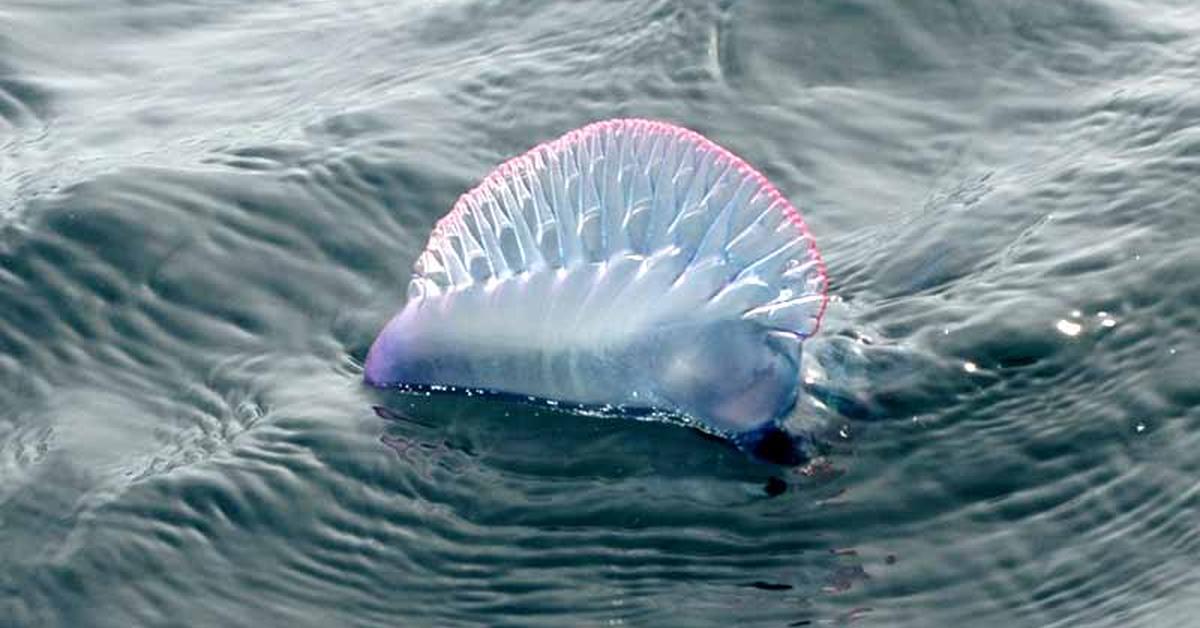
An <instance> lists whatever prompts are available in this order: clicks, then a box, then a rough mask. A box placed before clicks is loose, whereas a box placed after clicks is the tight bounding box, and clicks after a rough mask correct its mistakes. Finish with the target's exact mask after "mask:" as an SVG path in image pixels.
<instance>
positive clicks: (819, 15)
mask: <svg viewBox="0 0 1200 628" xmlns="http://www.w3.org/2000/svg"><path fill="white" fill-rule="evenodd" d="M1198 59H1200V6H1198V5H1197V4H1196V3H1195V2H1192V1H1191V0H1177V1H1174V2H1172V1H1166V0H1162V1H1154V2H1149V1H1146V2H1134V1H1132V0H1074V1H1064V2H1040V1H1034V0H1028V1H1017V0H1013V1H1006V2H992V1H990V0H986V1H985V0H970V1H968V0H963V1H955V2H920V1H909V2H866V1H847V0H836V1H835V0H805V1H800V0H775V1H771V2H767V1H752V0H743V1H733V0H722V1H707V0H695V1H690V0H689V1H685V2H680V1H670V2H669V1H661V0H640V1H633V0H614V1H611V2H602V1H599V0H588V1H586V2H572V3H561V2H553V1H549V0H546V1H533V0H528V1H525V0H503V1H501V0H489V1H484V0H475V1H470V0H438V1H425V0H406V1H383V0H346V1H343V2H317V1H315V0H283V1H278V2H268V1H256V2H233V1H230V0H205V1H201V0H163V1H159V2H145V1H139V0H106V1H103V2H92V1H85V0H41V1H35V0H6V1H5V2H4V3H3V4H0V626H21V627H25V626H113V627H117V626H121V627H124V626H289V627H293V628H294V627H300V626H404V627H423V626H437V627H443V626H447V627H452V626H482V625H487V626H730V625H739V626H747V627H749V626H781V627H782V626H808V625H813V626H819V625H844V624H852V625H856V626H918V627H927V626H972V627H977V626H1005V627H1010V626H1122V627H1124V626H1153V627H1160V626H1167V627H1172V626H1195V625H1197V622H1198V621H1200V620H1197V617H1198V616H1200V333H1198V329H1200V314H1198V309H1197V306H1198V305H1200V183H1198V180H1200V63H1198ZM618 116H637V117H650V118H658V119H663V120H668V121H671V122H674V123H677V124H681V125H684V126H688V127H690V128H693V129H695V130H697V131H700V132H701V133H704V134H705V135H707V136H709V137H710V138H712V139H713V140H714V141H716V142H718V143H720V144H722V145H724V146H726V147H728V148H730V149H731V150H733V151H734V152H736V153H738V154H740V155H741V156H743V157H744V158H746V159H747V160H748V161H749V162H750V163H752V164H754V165H756V166H757V167H758V168H759V169H761V170H762V171H763V172H764V173H765V174H767V176H768V177H770V178H771V179H772V180H773V181H774V182H775V183H776V184H777V185H778V186H779V187H780V188H781V189H782V190H783V191H784V192H785V194H786V195H787V196H789V198H790V199H791V200H792V201H793V202H795V203H796V204H797V205H798V206H799V207H800V208H801V211H802V212H803V213H804V215H805V217H806V220H807V221H808V223H809V225H810V227H811V228H812V231H813V232H814V234H815V236H816V238H817V240H818V242H819V244H820V246H821V248H822V251H823V253H824V256H825V258H826V261H827V262H828V266H829V272H830V276H831V281H832V285H831V293H832V295H833V301H832V302H831V305H830V309H829V313H828V316H827V319H826V322H825V325H824V329H823V331H822V332H821V334H820V335H819V336H818V337H816V338H814V339H812V340H811V341H810V342H809V343H808V346H807V347H808V348H807V353H806V367H807V369H808V377H809V379H810V380H811V381H810V382H809V383H808V386H809V388H810V391H811V392H812V393H813V394H814V399H817V400H818V401H819V403H814V404H813V406H812V416H808V417H804V422H805V424H806V425H807V426H809V427H810V428H811V429H812V430H813V432H814V434H818V435H819V436H820V439H821V440H822V442H823V443H824V450H825V456H824V457H823V459H821V460H820V461H819V462H818V463H817V464H814V465H812V466H809V467H805V468H797V469H782V468H777V467H771V466H768V465H763V464H759V463H756V462H754V461H752V460H749V459H748V458H747V457H746V456H744V455H742V454H741V453H739V452H737V451H736V450H733V449H732V448H730V447H729V446H727V445H725V444H724V443H721V442H718V441H714V440H711V439H708V438H703V437H701V436H700V435H698V434H696V433H695V432H693V431H692V430H689V429H686V428H682V427H679V426H677V425H670V424H663V423H655V422H646V421H632V420H619V419H611V418H600V417H588V416H578V415H574V414H570V413H566V412H558V411H555V410H553V409H548V408H539V407H533V406H528V405H522V404H516V403H507V402H501V401H497V400H494V399H482V398H478V397H470V398H467V397H455V396H437V397H431V398H424V397H405V396H402V395H398V394H396V393H387V392H381V391H376V390H372V389H369V388H366V387H364V385H363V384H362V383H361V365H362V360H363V358H364V357H365V353H366V350H367V348H368V346H369V345H370V342H371V340H372V339H373V338H374V335H375V333H376V332H377V331H378V330H379V328H380V327H381V326H382V325H383V324H384V322H385V321H386V320H387V319H388V317H389V316H390V315H391V314H392V313H393V312H394V311H395V310H396V309H398V308H399V307H400V305H401V304H402V303H403V300H404V289H405V284H406V283H407V277H408V272H409V268H410V265H411V264H412V262H413V261H414V259H415V257H416V255H417V253H418V252H419V251H420V249H421V247H422V245H423V243H424V240H425V238H426V236H427V235H428V232H429V230H430V228H431V227H432V225H433V223H434V221H435V220H436V219H437V218H438V217H439V216H440V215H441V214H442V213H444V212H445V211H446V210H447V209H448V208H449V207H450V206H451V204H452V203H453V201H454V199H455V198H456V197H457V196H458V195H459V194H460V193H462V192H463V191H465V190H466V189H467V188H469V187H470V186H471V185H473V183H474V182H475V181H477V180H478V179H479V178H480V177H482V176H483V175H485V174H486V173H487V172H488V171H489V169H491V168H492V167H493V166H495V165H496V164H498V163H500V162H501V161H503V160H504V159H506V158H508V157H510V156H512V155H514V154H517V153H519V152H521V151H523V150H525V149H526V148H528V147H530V146H532V145H534V144H537V143H539V142H541V141H544V140H547V139H552V138H554V137H557V136H558V135H560V134H562V133H564V132H566V131H569V130H571V129H573V128H575V127H578V126H581V125H583V124H585V123H587V122H591V121H594V120H598V119H604V118H610V117H618ZM376 408H388V409H389V410H387V411H383V410H378V411H377V410H376ZM780 490H782V493H781V494H774V493H779V491H780Z"/></svg>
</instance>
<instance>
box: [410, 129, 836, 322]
mask: <svg viewBox="0 0 1200 628" xmlns="http://www.w3.org/2000/svg"><path fill="white" fill-rule="evenodd" d="M585 266H596V267H599V268H600V269H601V270H600V271H599V274H598V276H600V277H603V276H604V274H605V272H606V270H607V269H611V271H612V272H611V273H610V276H608V277H606V278H604V279H603V280H600V281H598V282H597V283H601V284H605V283H606V284H611V285H594V286H592V287H591V289H590V290H591V293H590V294H588V295H586V296H585V297H584V299H585V300H586V301H588V302H589V303H591V304H592V306H594V307H596V308H601V309H605V311H607V312H609V313H611V314H620V313H621V304H622V303H630V304H631V305H632V303H637V306H636V307H632V308H630V309H628V310H627V317H634V318H636V319H637V320H636V322H633V323H630V322H628V321H626V323H625V326H626V327H628V326H630V325H633V326H638V325H646V324H652V323H663V322H671V321H672V320H676V319H682V318H687V317H693V318H694V317H697V316H701V317H708V318H712V319H731V318H738V317H740V318H745V319H750V320H754V321H758V322H760V323H762V324H763V325H765V326H767V327H769V328H773V329H778V330H782V331H789V332H793V333H797V334H800V335H801V336H804V337H807V336H810V335H812V334H813V333H814V332H815V331H816V330H817V328H818V326H819V324H820V320H821V316H822V314H823V312H824V309H825V303H826V294H825V292H826V276H825V267H824V264H823V262H822V261H821V257H820V254H819V253H818V252H817V248H816V246H815V244H814V242H813V239H812V237H811V235H810V234H809V233H808V230H807V228H806V227H805V225H804V222H803V220H802V219H801V217H800V215H799V213H798V212H797V211H796V209H795V208H794V207H793V206H792V204H791V203H789V202H788V201H787V199H785V198H784V197H783V196H782V195H781V194H780V193H779V191H778V190H776V189H775V187H774V186H773V185H772V184H771V183H770V182H769V181H767V179H766V178H765V177H764V176H763V175H762V174H760V173H759V172H758V171H756V170H754V169H753V168H751V167H750V166H749V165H748V164H746V162H744V161H742V160H741V159H740V158H738V157H737V156H735V155H733V154H732V153H730V152H729V151H727V150H725V149H724V148H721V147H720V146H718V145H716V144H714V143H713V142H711V141H709V140H708V139H706V138H704V137H703V136H701V135H699V134H698V133H695V132H693V131H690V130H687V129H684V128H680V127H677V126H674V125H670V124H666V123H662V122H655V121H649V120H636V119H630V120H610V121H606V122H598V123H595V124H591V125H589V126H586V127H583V128H581V129H579V130H576V131H573V132H571V133H568V134H567V135H565V136H563V137H561V138H559V139H557V140H555V141H552V142H548V143H546V144H543V145H541V146H538V147H536V148H534V149H532V150H530V151H529V152H527V153H525V154H524V155H521V156H520V157H517V158H514V159H512V160H510V161H508V162H506V163H504V164H503V165H501V166H500V167H498V168H497V169H496V170H494V171H493V172H492V173H491V174H490V175H488V177H487V178H485V179H484V180H483V182H482V183H480V184H479V186H477V187H476V188H475V189H473V190H471V191H470V192H468V193H466V194H464V195H463V196H462V197H461V198H460V199H459V200H458V202H457V203H456V204H455V206H454V208H453V209H452V210H451V211H450V213H449V214H447V215H446V216H445V217H443V218H442V219H441V220H440V221H439V222H438V224H437V226H436V227H435V229H434V231H433V233H432V235H431V236H430V238H429V242H428V245H427V247H426V249H425V251H424V252H423V253H422V254H421V256H420V257H419V259H418V261H417V264H416V267H415V269H414V276H413V279H412V283H411V284H410V289H409V299H410V306H419V305H420V303H419V302H420V301H422V300H429V299H433V300H436V299H439V298H441V297H444V296H447V295H450V294H453V293H455V292H459V291H464V290H470V289H472V288H474V289H481V288H482V289H485V290H488V289H491V288H495V287H496V285H498V284H501V283H503V282H508V281H512V280H520V279H521V278H525V279H528V278H529V277H530V276H532V275H538V274H543V273H549V274H553V273H556V272H560V273H561V272H562V271H571V270H575V269H579V268H581V267H585ZM526 296H527V297H528V296H529V295H526ZM575 296H576V297H578V296H579V295H575ZM579 307H585V306H584V305H583V304H576V305H575V306H572V307H571V309H576V308H579ZM586 318H587V319H588V320H589V321H591V322H592V323H594V324H602V323H603V321H604V320H606V319H605V318H604V317H598V316H588V317H586ZM580 319H581V317H580V316H579V315H576V316H575V317H574V319H573V320H575V321H580Z"/></svg>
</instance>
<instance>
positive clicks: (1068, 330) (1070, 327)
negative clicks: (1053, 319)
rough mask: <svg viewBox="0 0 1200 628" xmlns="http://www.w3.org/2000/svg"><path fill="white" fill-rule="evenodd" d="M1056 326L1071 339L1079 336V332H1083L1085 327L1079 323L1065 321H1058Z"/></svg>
mask: <svg viewBox="0 0 1200 628" xmlns="http://www.w3.org/2000/svg"><path fill="white" fill-rule="evenodd" d="M1054 326H1055V328H1057V329H1058V331H1060V332H1062V333H1063V334H1064V335H1066V336H1071V337H1075V336H1078V335H1079V332H1081V331H1083V325H1080V324H1079V323H1073V322H1071V321H1068V320H1065V319H1064V320H1060V321H1058V323H1056V324H1055V325H1054Z"/></svg>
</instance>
